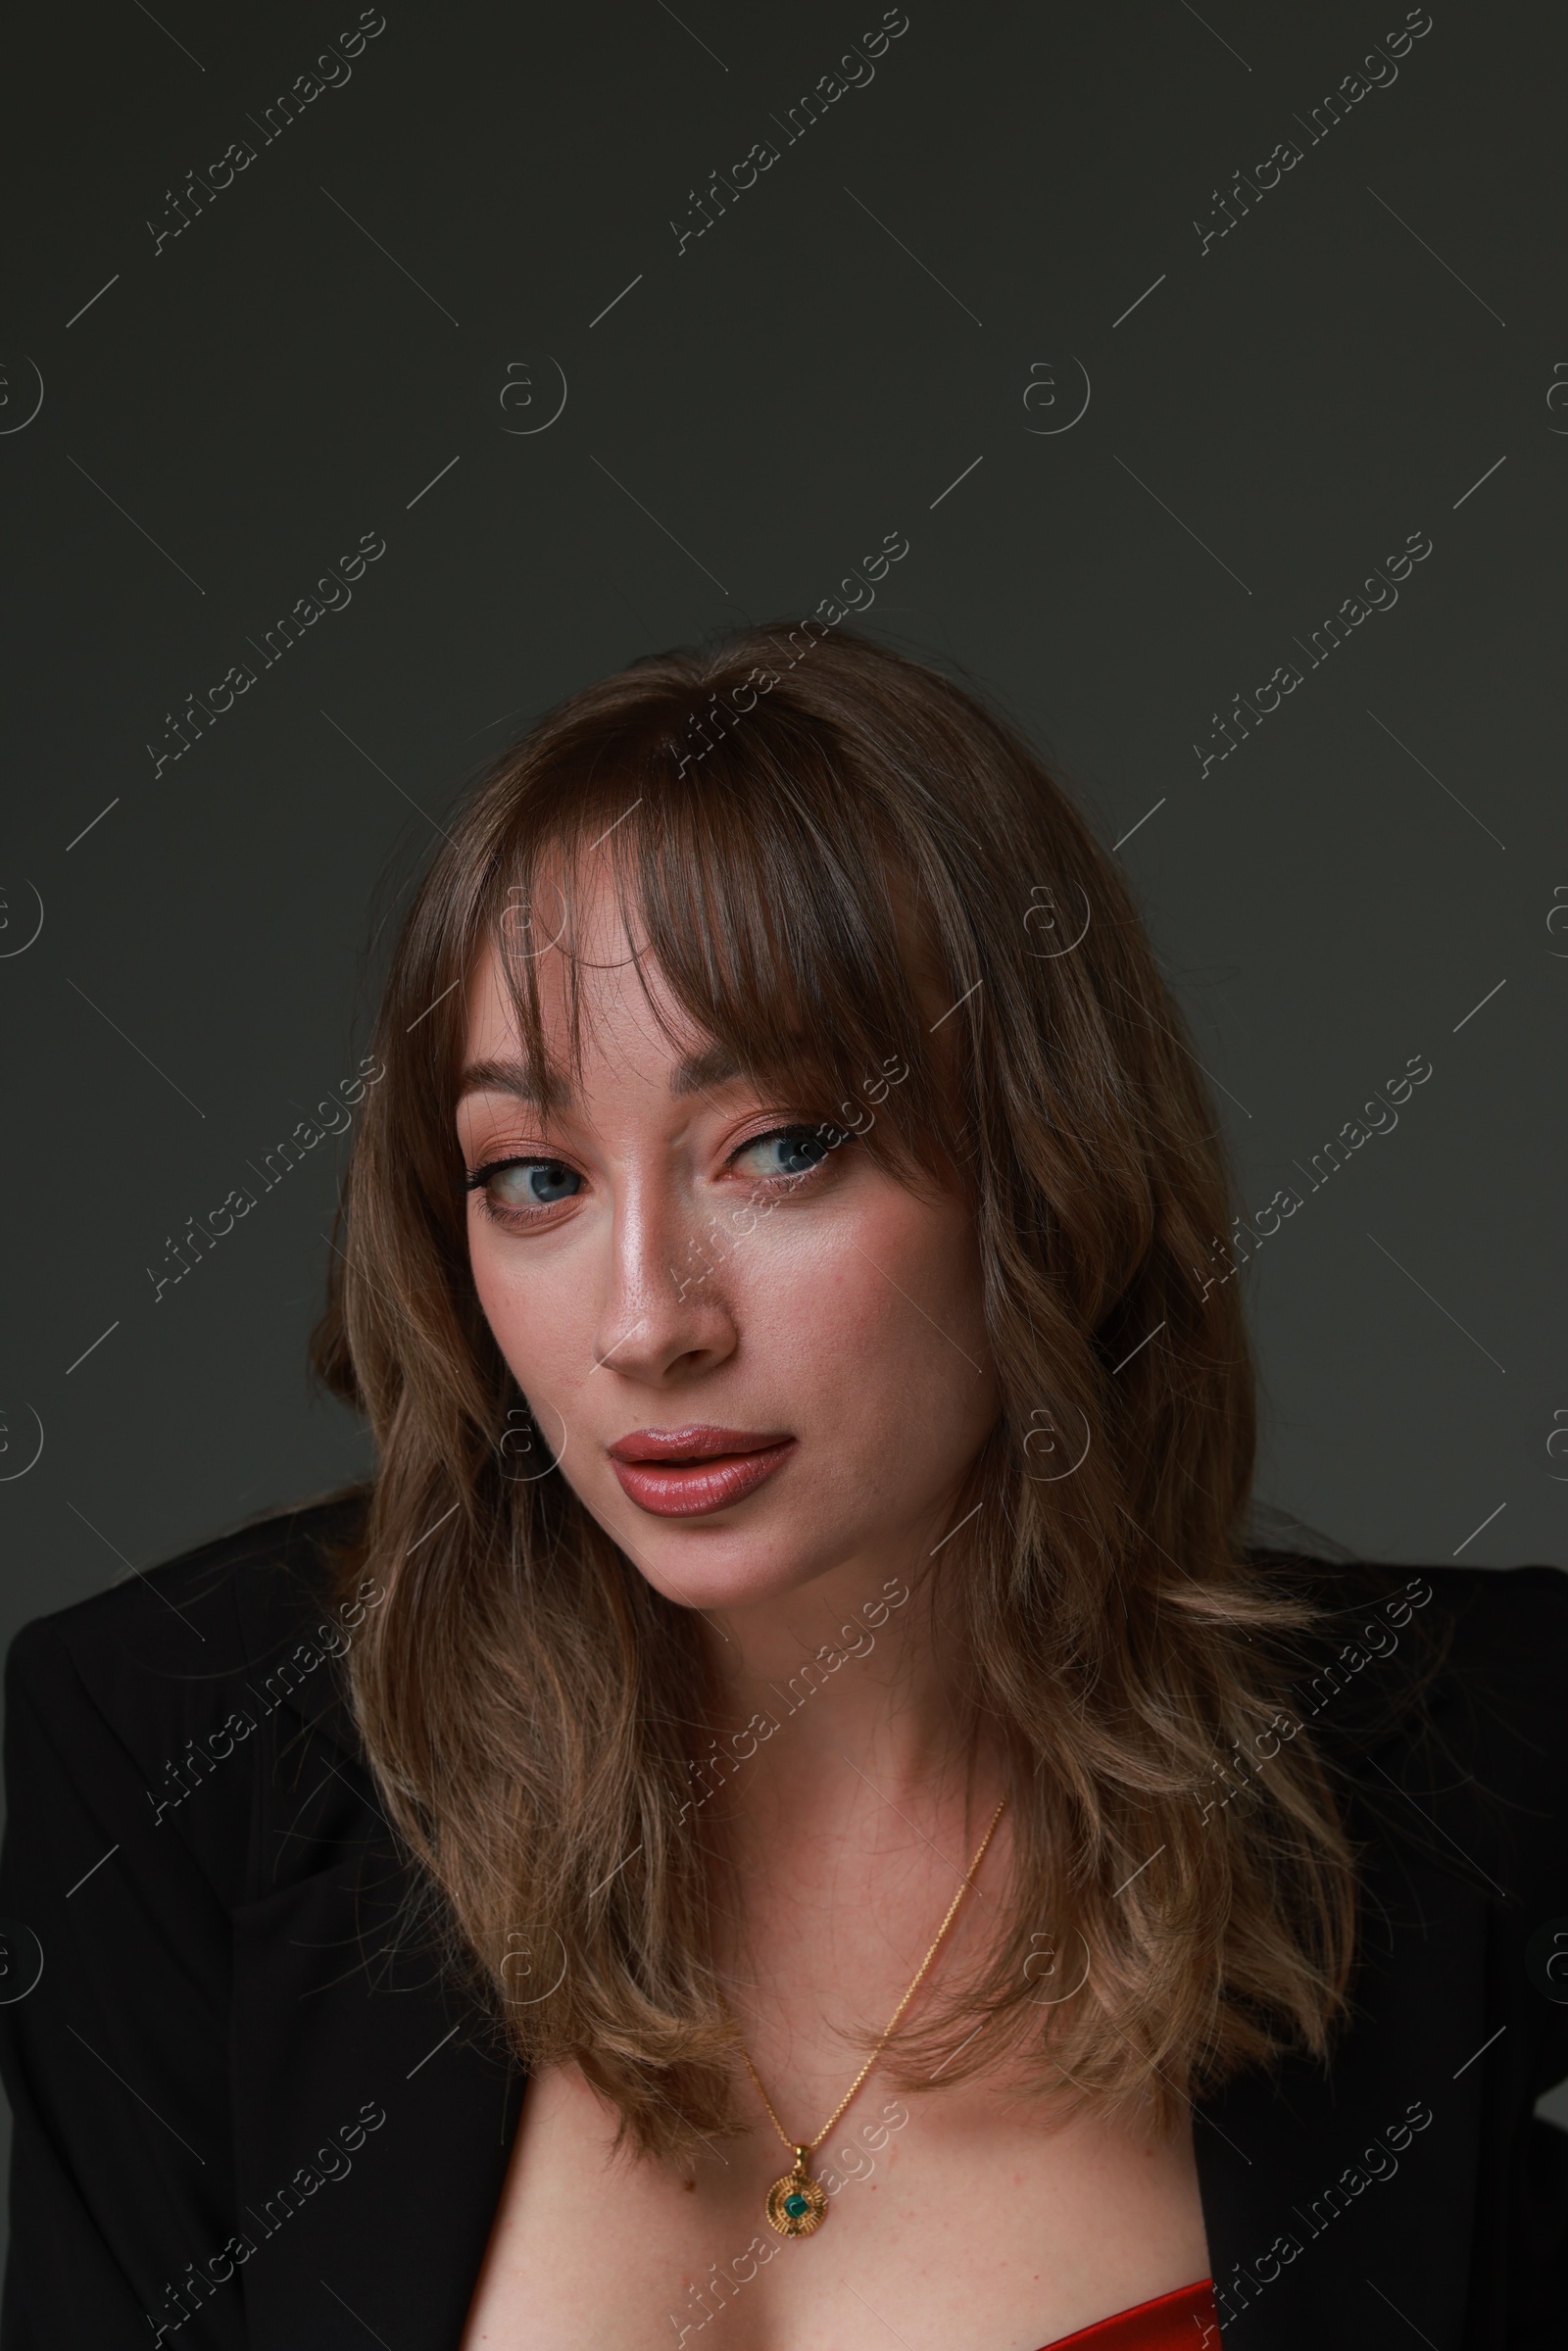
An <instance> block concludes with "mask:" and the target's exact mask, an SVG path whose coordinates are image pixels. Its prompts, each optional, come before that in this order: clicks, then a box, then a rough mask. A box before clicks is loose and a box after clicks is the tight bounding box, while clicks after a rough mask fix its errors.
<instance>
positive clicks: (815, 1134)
mask: <svg viewBox="0 0 1568 2351" xmlns="http://www.w3.org/2000/svg"><path fill="white" fill-rule="evenodd" d="M849 1140H850V1138H849V1133H848V1130H847V1129H845V1128H844V1127H835V1126H806V1125H803V1126H788V1127H775V1128H773V1130H772V1131H771V1133H769V1134H766V1135H754V1136H753V1137H752V1140H751V1142H750V1143H743V1144H742V1145H741V1147H740V1150H739V1151H737V1152H736V1153H735V1156H734V1160H733V1164H734V1165H735V1166H737V1167H740V1166H742V1164H743V1162H745V1161H748V1160H749V1161H750V1162H751V1165H750V1166H749V1167H746V1168H745V1169H744V1172H745V1173H747V1174H751V1175H758V1176H773V1177H785V1178H788V1177H790V1176H803V1175H809V1174H810V1172H811V1170H812V1168H813V1167H820V1166H821V1164H822V1161H823V1160H824V1159H825V1158H826V1157H827V1155H828V1153H829V1151H835V1150H837V1148H838V1146H839V1145H840V1144H841V1143H847V1142H848V1141H849Z"/></svg>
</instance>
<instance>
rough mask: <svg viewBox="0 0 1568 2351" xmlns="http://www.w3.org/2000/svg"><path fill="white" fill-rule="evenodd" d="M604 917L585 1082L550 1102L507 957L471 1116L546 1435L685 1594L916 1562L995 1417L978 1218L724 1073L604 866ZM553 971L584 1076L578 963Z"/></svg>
mask: <svg viewBox="0 0 1568 2351" xmlns="http://www.w3.org/2000/svg"><path fill="white" fill-rule="evenodd" d="M577 932H578V943H579V945H578V952H579V955H580V956H581V959H582V962H583V964H584V969H583V971H582V974H581V980H580V986H581V990H582V1003H583V1012H584V1047H585V1051H584V1059H583V1069H582V1077H581V1083H580V1085H578V1086H577V1087H575V1088H574V1089H573V1091H572V1093H571V1095H570V1097H569V1099H568V1100H567V1101H566V1102H565V1103H564V1106H559V1107H555V1108H552V1109H551V1110H550V1111H548V1112H547V1111H545V1110H543V1109H541V1108H540V1106H539V1105H538V1104H537V1103H536V1102H533V1101H531V1100H530V1099H529V1094H528V1089H527V1080H526V1072H525V1071H524V1070H523V1069H522V1066H521V1047H520V1044H519V1040H518V1037H517V1034H516V1029H515V1022H514V1018H513V1013H512V1007H511V1004H510V1002H509V1000H508V996H507V992H506V988H505V985H504V982H503V979H502V975H501V968H500V964H499V961H498V958H497V956H496V953H495V950H494V948H493V947H492V948H490V949H489V950H488V952H487V954H486V955H485V957H484V959H483V961H482V963H481V965H480V967H479V969H478V971H477V972H476V974H475V978H474V981H473V984H472V987H471V989H470V992H469V998H468V1029H467V1041H466V1083H465V1089H464V1092H463V1095H462V1099H461V1102H460V1103H459V1108H458V1136H459V1141H460V1145H461V1148H462V1150H463V1152H464V1157H465V1161H466V1166H467V1169H468V1171H469V1174H470V1177H471V1176H474V1175H477V1174H479V1173H480V1172H481V1171H484V1180H483V1182H482V1183H480V1184H478V1185H475V1186H473V1187H472V1188H471V1189H470V1191H469V1194H468V1211H467V1213H468V1249H469V1257H470V1262H471V1264H472V1268H473V1279H474V1286H475V1289H476V1291H477V1293H478V1297H479V1301H480V1304H481V1305H482V1307H483V1309H484V1312H485V1315H486V1317H487V1319H488V1321H489V1324H490V1328H491V1330H492V1331H493V1332H494V1334H495V1338H496V1342H497V1345H498V1346H499V1347H500V1348H501V1351H502V1354H503V1355H504V1356H505V1358H506V1360H507V1362H508V1363H509V1364H510V1366H511V1368H512V1371H513V1373H514V1374H515V1378H516V1381H517V1384H518V1386H519V1387H520V1388H521V1390H522V1392H523V1394H524V1396H526V1397H527V1399H528V1402H529V1404H530V1406H531V1407H532V1410H533V1415H534V1418H535V1419H536V1421H537V1422H538V1425H539V1428H540V1430H541V1432H542V1434H543V1437H544V1441H545V1445H547V1446H548V1447H549V1448H550V1450H551V1452H552V1453H553V1454H554V1455H555V1456H556V1457H557V1458H558V1460H559V1465H560V1470H561V1474H562V1475H563V1476H564V1478H565V1479H566V1480H567V1481H568V1483H569V1484H570V1485H571V1487H572V1488H573V1490H574V1491H575V1493H576V1494H578V1495H579V1497H580V1498H581V1500H582V1502H583V1503H584V1505H585V1506H586V1507H587V1508H588V1509H589V1510H590V1511H592V1513H593V1515H594V1517H595V1518H596V1519H597V1520H598V1521H599V1523H600V1524H601V1526H603V1527H604V1528H605V1529H606V1531H607V1532H608V1533H609V1534H610V1535H611V1536H612V1538H613V1540H614V1541H615V1543H618V1544H619V1545H620V1546H621V1548H622V1549H623V1550H624V1551H625V1552H626V1554H627V1556H628V1557H629V1558H630V1559H632V1560H633V1561H634V1562H635V1563H636V1565H637V1566H638V1567H639V1568H640V1569H641V1570H642V1572H643V1574H644V1575H645V1576H647V1578H648V1579H649V1581H650V1582H651V1583H652V1584H653V1585H654V1586H655V1587H656V1588H657V1589H658V1590H659V1591H660V1592H663V1593H665V1594H666V1595H667V1596H668V1597H669V1598H671V1599H673V1600H677V1601H680V1602H683V1603H685V1604H687V1605H691V1606H697V1607H704V1608H713V1607H716V1608H732V1607H741V1606H745V1605H747V1604H748V1603H751V1602H755V1601H759V1600H767V1599H775V1598H779V1597H781V1596H783V1595H786V1594H788V1593H791V1592H797V1591H800V1590H803V1589H804V1588H805V1587H807V1586H809V1585H811V1584H813V1583H814V1582H815V1581H816V1580H817V1579H819V1578H822V1577H824V1576H830V1575H832V1573H833V1571H835V1570H837V1569H840V1568H845V1569H850V1568H853V1569H854V1570H855V1571H856V1573H855V1575H854V1577H853V1578H852V1579H851V1580H853V1581H854V1582H856V1583H858V1581H859V1574H860V1572H861V1571H863V1570H864V1568H865V1567H866V1566H867V1565H869V1566H871V1567H873V1568H874V1567H876V1566H877V1565H878V1563H882V1562H885V1563H886V1565H885V1567H884V1569H883V1572H884V1573H886V1572H888V1570H889V1569H891V1568H894V1567H897V1568H899V1569H901V1570H903V1571H904V1572H907V1571H908V1569H909V1567H910V1565H911V1563H919V1562H923V1560H924V1558H925V1556H926V1554H927V1553H928V1552H929V1550H930V1549H931V1547H932V1545H933V1544H934V1543H937V1542H938V1541H939V1539H940V1537H941V1535H942V1534H943V1532H944V1531H945V1521H946V1518H947V1514H948V1512H949V1511H950V1509H951V1506H952V1503H953V1501H954V1499H955V1497H956V1494H957V1492H958V1489H959V1486H960V1484H961V1481H962V1478H963V1476H964V1473H965V1471H966V1470H967V1469H968V1468H969V1466H970V1464H971V1463H972V1461H973V1459H974V1456H975V1454H976V1453H977V1451H978V1450H979V1447H980V1445H982V1443H983V1442H984V1440H985V1438H986V1436H987V1434H988V1432H989V1431H990V1429H991V1427H992V1425H993V1423H994V1421H995V1419H996V1417H997V1411H998V1400H997V1390H996V1383H995V1378H994V1374H993V1370H992V1364H991V1356H990V1352H989V1347H988V1343H987V1338H986V1333H985V1328H984V1323H983V1319H982V1314H981V1277H980V1263H979V1255H978V1249H977V1246H976V1240H975V1232H974V1223H973V1217H972V1214H971V1211H970V1209H969V1207H968V1205H967V1204H966V1203H965V1202H964V1201H963V1200H961V1199H960V1198H959V1197H958V1195H957V1194H956V1192H949V1193H947V1194H944V1195H943V1196H942V1197H941V1198H936V1199H933V1198H930V1197H925V1198H917V1197H916V1196H915V1195H914V1194H912V1193H911V1192H909V1191H908V1190H907V1189H906V1188H905V1187H904V1186H903V1185H901V1184H900V1183H898V1182H897V1181H896V1180H895V1179H894V1177H893V1176H892V1175H890V1174H888V1173H887V1172H886V1171H885V1170H884V1169H883V1168H881V1167H879V1166H878V1165H877V1164H876V1162H875V1161H874V1160H873V1159H872V1158H871V1157H870V1155H869V1154H868V1152H867V1151H865V1150H864V1148H863V1146H862V1145H860V1144H859V1143H858V1142H855V1141H853V1140H851V1141H846V1142H842V1143H840V1144H838V1145H837V1147H836V1148H831V1149H829V1148H825V1146H824V1143H823V1140H822V1138H821V1136H820V1135H819V1133H818V1131H817V1129H816V1126H815V1123H814V1121H813V1120H812V1118H811V1113H810V1106H809V1104H808V1103H806V1102H803V1101H792V1100H790V1099H788V1098H787V1097H786V1096H783V1095H779V1094H776V1093H767V1094H760V1093H758V1092H757V1091H756V1090H755V1088H754V1087H753V1086H751V1085H749V1084H748V1083H747V1082H746V1080H745V1079H744V1078H741V1077H738V1076H736V1075H734V1074H733V1073H731V1072H729V1071H727V1070H726V1068H725V1067H724V1066H723V1064H722V1061H721V1058H720V1057H719V1056H717V1055H715V1054H714V1053H713V1052H712V1050H711V1045H710V1042H709V1040H707V1039H705V1038H704V1037H702V1036H701V1035H698V1034H696V1033H695V1032H693V1031H691V1030H690V1028H689V1025H688V1024H685V1023H684V1021H683V1020H682V1019H681V1018H680V1017H679V1016H678V1015H676V1014H675V1013H674V1012H673V1009H672V1006H671V1000H670V999H669V997H668V995H667V992H665V991H663V990H662V987H661V983H660V975H659V974H658V973H657V972H650V973H649V975H648V976H649V986H650V988H651V989H653V990H654V991H655V992H656V994H658V996H659V1000H660V1004H661V1008H662V1010H663V1011H664V1013H665V1017H666V1018H667V1019H669V1020H670V1021H671V1023H672V1025H675V1027H676V1035H677V1040H678V1041H677V1043H676V1044H675V1045H671V1044H670V1043H669V1042H668V1041H667V1040H666V1038H665V1037H664V1036H663V1035H662V1032H661V1030H660V1027H659V1025H658V1023H657V1022H656V1021H655V1019H654V1017H653V1015H652V1013H651V1011H650V1008H649V1005H648V1003H647V1000H646V998H645V995H644V992H643V986H642V982H641V980H640V979H639V977H638V974H637V971H636V970H635V968H634V966H633V964H632V962H631V960H630V956H631V949H630V946H629V944H628V941H627V939H626V935H625V931H624V929H623V927H622V924H621V921H620V917H619V914H618V910H617V908H616V905H615V898H614V893H613V887H612V886H611V883H610V880H609V877H608V875H606V874H605V873H603V871H601V872H600V873H599V874H598V876H597V878H596V880H595V882H594V883H593V885H592V888H591V891H590V895H589V899H588V902H587V904H586V905H584V906H582V908H581V910H580V911H579V913H578V917H577ZM539 972H540V995H541V1008H542V1012H543V1018H544V1026H545V1035H546V1039H547V1043H548V1046H549V1051H550V1057H551V1061H552V1064H553V1066H554V1067H555V1068H556V1069H557V1070H558V1071H563V1072H564V1070H565V1068H566V1066H567V1059H566V1053H565V1037H566V1024H565V997H564V960H563V955H562V953H561V951H560V950H557V949H553V948H549V949H546V950H545V951H544V953H543V954H542V955H541V956H540V959H539ZM944 1008H945V1007H944V1006H943V1005H941V1004H936V1005H934V1006H933V1007H932V1012H931V1017H932V1018H933V1019H935V1018H936V1017H937V1016H938V1015H939V1014H940V1012H941V1011H942V1010H943V1009H944ZM879 1074H880V1073H876V1072H871V1071H868V1072H867V1073H866V1076H867V1079H868V1080H874V1079H875V1078H876V1077H877V1076H878V1075H879ZM873 1090H874V1089H873ZM817 1115H818V1117H819V1116H820V1112H819V1111H818V1113H817ZM639 1456H640V1457H639ZM528 1467H529V1468H530V1469H531V1467H532V1463H531V1462H530V1463H529V1464H528ZM824 1596H828V1595H826V1594H825V1595H824Z"/></svg>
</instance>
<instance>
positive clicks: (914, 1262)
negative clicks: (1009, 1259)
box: [736, 1185, 996, 1454]
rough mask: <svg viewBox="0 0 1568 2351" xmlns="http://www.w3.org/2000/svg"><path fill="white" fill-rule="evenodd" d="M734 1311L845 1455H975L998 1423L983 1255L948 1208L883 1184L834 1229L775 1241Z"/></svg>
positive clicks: (968, 1228) (965, 1223)
mask: <svg viewBox="0 0 1568 2351" xmlns="http://www.w3.org/2000/svg"><path fill="white" fill-rule="evenodd" d="M736 1303H737V1307H738V1309H739V1319H740V1321H741V1326H742V1328H743V1330H745V1331H746V1332H748V1333H749V1334H750V1335H751V1337H752V1339H753V1341H754V1343H755V1345H756V1346H757V1347H758V1349H759V1352H760V1353H761V1352H762V1351H763V1350H765V1357H764V1359H765V1362H766V1365H767V1372H768V1374H769V1375H770V1376H771V1378H772V1379H774V1380H777V1381H779V1382H780V1383H782V1384H784V1385H785V1386H786V1389H787V1393H788V1394H789V1395H790V1396H791V1400H792V1401H796V1400H797V1399H798V1403H799V1407H800V1408H801V1410H802V1411H803V1412H806V1413H809V1415H810V1417H811V1419H812V1420H813V1421H814V1422H815V1423H816V1425H817V1427H818V1429H819V1430H820V1431H821V1432H822V1433H824V1434H826V1433H836V1434H837V1435H838V1437H839V1438H840V1440H841V1443H843V1444H846V1445H847V1448H848V1449H850V1450H853V1449H854V1445H855V1442H856V1440H857V1439H859V1440H860V1441H861V1442H866V1443H874V1444H876V1445H881V1446H891V1447H892V1448H893V1449H894V1450H896V1451H897V1450H900V1449H902V1448H904V1447H906V1446H907V1445H915V1446H920V1447H927V1448H930V1449H931V1451H932V1452H933V1453H934V1454H935V1453H938V1452H941V1451H943V1450H944V1448H945V1446H946V1445H948V1444H949V1443H951V1445H952V1446H953V1447H954V1448H955V1449H956V1450H958V1451H965V1452H967V1451H972V1450H973V1448H974V1445H975V1443H976V1442H977V1441H978V1436H979V1435H983V1434H984V1432H985V1430H986V1429H987V1428H989V1426H990V1424H991V1421H992V1420H993V1419H994V1418H995V1415H996V1401H995V1383H994V1379H993V1377H992V1372H991V1359H990V1350H989V1346H988V1343H987V1339H986V1332H985V1323H984V1316H983V1312H982V1291H981V1276H980V1265H979V1255H978V1250H977V1247H976V1244H975V1239H974V1233H973V1228H972V1225H971V1224H970V1222H969V1220H968V1218H967V1217H966V1216H964V1215H962V1214H961V1213H960V1212H959V1211H957V1210H956V1209H954V1208H949V1207H941V1208H933V1207H930V1206H927V1205H926V1204H925V1203H923V1202H919V1201H915V1200H910V1199H909V1198H908V1196H907V1194H905V1193H902V1192H900V1191H897V1190H895V1189H894V1188H893V1187H892V1186H891V1185H890V1186H889V1187H888V1190H887V1193H886V1194H885V1195H878V1196H874V1197H873V1198H872V1199H871V1200H868V1201H867V1202H866V1203H865V1205H864V1207H863V1208H862V1210H861V1212H860V1213H858V1215H856V1216H855V1217H853V1218H845V1219H844V1220H843V1222H842V1223H837V1222H836V1223H835V1224H834V1225H833V1227H832V1228H831V1229H830V1230H827V1231H824V1230H822V1229H821V1228H818V1229H817V1230H815V1231H809V1230H807V1229H805V1228H804V1226H803V1229H802V1230H801V1231H800V1233H799V1234H788V1235H783V1236H780V1241H779V1244H778V1246H777V1247H776V1248H775V1249H772V1250H771V1251H770V1252H769V1253H768V1256H767V1257H766V1259H765V1260H763V1259H761V1258H759V1259H758V1260H757V1261H756V1262H755V1264H754V1266H753V1267H752V1268H751V1269H750V1271H749V1273H748V1275H747V1276H746V1277H745V1288H744V1291H743V1292H742V1293H741V1295H740V1296H739V1297H738V1298H737V1300H736ZM803 1374H805V1375H807V1376H804V1377H803Z"/></svg>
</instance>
